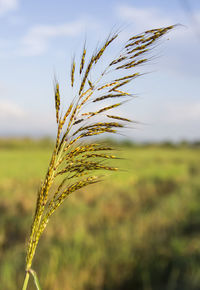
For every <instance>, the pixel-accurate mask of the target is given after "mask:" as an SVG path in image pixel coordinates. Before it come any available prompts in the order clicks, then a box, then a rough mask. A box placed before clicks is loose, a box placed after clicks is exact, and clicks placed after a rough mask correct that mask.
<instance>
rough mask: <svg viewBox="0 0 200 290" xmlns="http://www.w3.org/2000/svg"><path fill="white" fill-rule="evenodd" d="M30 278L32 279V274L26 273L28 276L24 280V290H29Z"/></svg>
mask: <svg viewBox="0 0 200 290" xmlns="http://www.w3.org/2000/svg"><path fill="white" fill-rule="evenodd" d="M29 277H30V274H29V272H28V271H26V276H25V279H24V284H23V287H22V290H26V289H27V286H28V281H29Z"/></svg>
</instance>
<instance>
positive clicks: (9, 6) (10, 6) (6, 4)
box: [0, 0, 18, 16]
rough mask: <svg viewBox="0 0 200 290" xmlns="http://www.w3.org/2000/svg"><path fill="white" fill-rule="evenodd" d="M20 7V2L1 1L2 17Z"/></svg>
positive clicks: (14, 0) (12, 0) (0, 10)
mask: <svg viewBox="0 0 200 290" xmlns="http://www.w3.org/2000/svg"><path fill="white" fill-rule="evenodd" d="M17 7H18V0H0V16H1V15H3V14H5V13H6V12H8V11H10V10H14V9H16V8H17Z"/></svg>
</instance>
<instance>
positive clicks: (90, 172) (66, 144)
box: [23, 26, 174, 290]
mask: <svg viewBox="0 0 200 290" xmlns="http://www.w3.org/2000/svg"><path fill="white" fill-rule="evenodd" d="M172 28H174V26H169V27H165V28H158V29H153V30H148V31H146V32H144V33H142V34H140V35H137V36H133V37H130V38H129V39H128V41H127V42H126V43H125V44H124V47H123V49H122V51H121V53H120V55H119V56H118V57H117V58H114V59H112V60H111V61H110V62H109V63H108V64H107V65H106V66H105V67H104V70H103V72H102V73H100V75H96V74H95V66H96V65H97V63H98V62H99V61H100V60H101V58H102V56H103V54H104V52H105V50H107V48H108V47H110V46H111V44H112V43H113V42H114V41H115V39H116V38H117V37H118V34H117V33H116V34H114V35H111V36H109V37H108V38H107V39H106V41H105V43H104V44H103V46H102V47H101V48H99V49H98V50H97V51H96V52H95V53H93V55H92V56H91V57H90V58H89V59H87V57H86V56H87V51H86V45H84V47H83V52H82V56H81V58H80V63H76V60H75V58H74V59H73V61H72V66H71V86H72V88H73V90H76V92H75V98H74V100H73V101H72V102H71V104H70V106H69V107H68V108H67V109H66V110H64V108H63V110H64V112H65V113H64V114H63V115H61V111H60V103H61V96H60V91H59V84H58V82H57V81H56V83H55V109H56V121H57V137H56V142H55V147H54V150H53V153H52V157H51V160H50V163H49V167H48V170H47V173H46V176H45V179H44V181H43V183H42V185H41V188H40V190H39V191H38V196H37V202H36V209H35V215H34V219H33V223H32V227H31V233H30V238H29V242H28V247H27V256H26V273H27V274H26V278H25V281H26V282H25V284H24V285H25V286H24V287H23V289H24V290H25V289H26V287H27V284H28V282H27V281H28V278H27V277H29V274H32V269H31V267H32V262H33V258H34V255H35V251H36V248H37V245H38V242H39V239H40V237H41V235H42V233H43V231H44V230H45V228H46V226H47V224H48V222H49V220H50V218H51V216H52V215H53V213H54V212H55V211H56V210H57V209H58V208H59V207H60V205H61V204H62V203H63V202H64V201H65V200H66V199H67V197H68V196H69V195H70V194H72V193H73V192H75V191H76V190H78V189H80V188H83V187H85V186H87V185H90V184H94V183H97V182H99V181H101V177H99V175H96V174H95V172H97V171H99V170H117V168H115V167H112V166H109V165H107V164H106V163H105V162H106V160H108V159H114V158H116V157H115V156H113V155H111V154H109V153H108V152H109V151H110V150H111V148H110V147H105V146H103V145H98V144H93V143H91V144H86V143H85V142H86V141H88V140H89V137H92V136H97V135H102V134H105V133H112V134H116V133H117V132H118V130H119V129H123V128H124V127H125V124H126V123H129V122H131V120H129V119H127V118H125V117H121V116H118V115H112V114H111V115H110V114H108V115H107V112H109V111H112V110H114V109H115V108H117V107H119V106H121V105H123V104H124V102H125V100H124V99H126V98H128V97H130V96H131V95H130V94H129V93H128V92H125V91H121V90H118V89H119V88H120V89H121V88H122V87H123V88H124V87H126V85H127V84H129V83H131V82H132V81H133V80H134V79H135V78H137V77H138V76H140V74H139V72H136V71H135V69H137V67H138V66H139V65H141V64H143V63H145V62H147V61H148V58H146V57H144V55H146V53H147V52H148V51H149V50H151V49H153V44H154V43H155V42H156V41H158V40H159V39H160V38H161V37H162V36H163V35H165V34H166V33H167V32H168V31H170V30H171V29H172ZM86 62H88V63H87V65H86ZM77 67H78V76H77V75H76V70H75V68H77ZM92 72H93V73H94V74H95V80H93V81H91V77H90V74H91V73H92ZM115 72H117V76H116V75H115V74H114V73H115ZM119 72H120V74H121V75H120V76H119ZM109 73H110V75H111V76H113V79H111V80H110V79H109V80H108V78H107V76H108V74H109ZM79 79H80V82H79ZM116 98H117V99H118V98H121V99H122V101H118V102H116V103H113V104H110V105H105V104H104V100H107V99H110V100H111V101H112V100H115V99H116ZM89 102H91V103H93V104H94V106H96V109H94V110H93V111H87V110H86V109H85V108H87V106H86V105H87V103H89ZM110 119H112V120H110ZM113 119H114V120H115V121H114V120H113ZM102 152H105V153H102ZM59 176H61V177H62V178H61V179H60V178H58V177H59ZM53 185H54V188H56V189H55V191H54V192H52V186H53ZM34 273H35V272H34ZM36 280H37V279H36Z"/></svg>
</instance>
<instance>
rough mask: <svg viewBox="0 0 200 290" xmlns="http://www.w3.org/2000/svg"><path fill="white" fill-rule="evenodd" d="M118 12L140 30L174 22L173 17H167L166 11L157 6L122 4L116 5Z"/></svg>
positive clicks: (123, 18)
mask: <svg viewBox="0 0 200 290" xmlns="http://www.w3.org/2000/svg"><path fill="white" fill-rule="evenodd" d="M116 13H117V15H118V16H119V17H120V18H121V19H122V20H124V21H129V22H131V23H134V27H135V29H140V30H144V29H149V28H150V27H162V26H166V25H171V24H173V23H174V22H173V21H172V19H170V18H169V17H166V15H165V14H164V13H162V12H161V11H160V10H159V9H156V8H148V9H147V8H136V7H134V6H129V5H125V4H122V5H118V6H117V7H116Z"/></svg>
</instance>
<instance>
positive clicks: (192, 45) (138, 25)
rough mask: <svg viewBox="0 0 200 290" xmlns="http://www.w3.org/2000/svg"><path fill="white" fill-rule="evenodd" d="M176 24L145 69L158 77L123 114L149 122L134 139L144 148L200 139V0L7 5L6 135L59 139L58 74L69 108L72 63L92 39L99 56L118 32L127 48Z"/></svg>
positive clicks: (0, 83)
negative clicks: (131, 40)
mask: <svg viewBox="0 0 200 290" xmlns="http://www.w3.org/2000/svg"><path fill="white" fill-rule="evenodd" d="M185 2H186V3H188V4H189V7H190V10H187V9H186V6H184V5H183V4H184V3H185ZM176 23H181V24H182V25H183V26H180V27H178V28H177V29H175V30H174V31H173V32H171V33H170V34H168V35H167V38H165V39H163V40H162V41H161V45H159V47H158V48H157V50H156V51H157V53H156V54H158V56H159V57H157V58H154V59H153V60H152V62H151V64H147V65H146V66H144V67H142V68H141V70H142V71H147V72H151V73H150V74H147V75H145V76H144V77H141V78H139V79H138V80H136V81H135V82H134V83H133V84H132V91H133V92H134V93H135V94H136V95H138V98H136V99H135V100H133V101H132V103H128V105H126V106H124V107H123V108H122V109H121V110H122V113H123V114H124V115H125V116H128V117H131V118H132V119H134V120H137V121H139V122H141V124H139V125H137V126H135V128H134V130H131V131H129V132H128V137H130V138H131V139H133V140H138V141H139V140H140V141H141V140H166V139H167V140H174V141H177V140H181V139H188V140H194V139H200V130H199V129H200V93H199V91H200V89H199V83H200V72H199V71H200V69H199V68H200V54H199V51H200V1H198V0H196V1H195V0H187V1H185V0H184V1H181V0H173V1H156V0H151V1H149V0H146V1H144V0H140V1H139V0H138V1H128V0H127V1H126V0H125V1H113V0H109V1H105V0H101V1H89V0H84V1H66V0H65V1H64V0H57V1H52V0H48V1H47V0H43V1H41V0H40V1H39V0H34V1H33V0H29V1H25V0H0V136H13V135H15V136H18V135H20V136H46V135H53V134H54V131H55V114H54V99H53V78H54V73H56V76H57V79H58V80H59V82H60V86H61V87H62V88H63V89H62V92H63V95H64V96H63V97H64V98H65V100H66V103H68V102H69V101H70V95H71V91H70V90H69V88H68V87H69V69H70V66H71V59H72V57H73V56H74V53H75V54H76V55H78V56H79V54H80V49H82V46H83V43H84V40H85V39H86V40H87V48H88V50H89V51H91V52H92V51H93V49H95V48H96V45H97V43H99V42H100V41H103V40H104V39H105V37H107V35H108V34H109V32H110V31H112V30H115V29H118V28H119V29H121V30H122V33H121V36H120V39H121V41H123V40H125V39H126V38H127V37H129V36H130V35H134V34H137V33H140V32H142V31H143V30H145V29H151V28H155V27H156V28H157V27H163V26H166V25H171V24H176ZM168 39H169V40H168ZM119 45H120V41H119V42H117V43H116V44H115V45H114V47H113V52H115V49H117V48H118V46H119ZM109 56H112V53H110V55H108V56H107V57H109Z"/></svg>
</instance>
